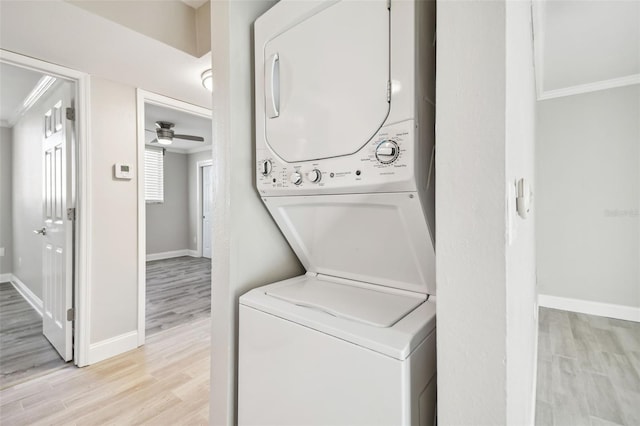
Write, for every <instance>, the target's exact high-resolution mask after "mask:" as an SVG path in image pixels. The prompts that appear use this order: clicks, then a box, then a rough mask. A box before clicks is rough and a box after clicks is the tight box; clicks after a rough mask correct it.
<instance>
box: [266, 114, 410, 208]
mask: <svg viewBox="0 0 640 426" xmlns="http://www.w3.org/2000/svg"><path fill="white" fill-rule="evenodd" d="M413 126H414V121H413V120H408V121H404V122H401V123H396V124H392V125H389V126H385V127H382V128H381V129H380V131H379V132H378V134H377V135H376V136H375V137H373V138H372V139H371V140H370V141H369V142H368V143H367V144H366V145H365V146H364V147H362V148H361V149H360V150H359V151H358V152H356V153H354V154H351V155H345V156H341V157H334V158H324V159H319V160H312V161H301V162H296V163H287V162H285V161H283V160H281V159H280V158H279V157H278V156H277V153H274V152H273V151H272V150H271V149H270V148H268V147H267V148H263V149H258V150H257V151H256V154H257V164H256V167H257V173H256V181H257V182H256V184H257V187H258V191H259V192H260V194H262V195H290V194H304V193H330V192H336V193H346V192H350V191H356V192H358V191H359V190H365V189H366V190H369V191H370V190H371V189H372V188H375V190H376V192H383V191H384V190H385V188H387V187H389V186H392V188H389V190H396V191H397V190H413V189H412V184H413V176H414V171H413V167H414V157H415V152H414V148H415V141H414V128H413ZM402 185H405V186H408V187H407V188H406V189H403V188H401V186H402ZM321 189H322V190H321Z"/></svg>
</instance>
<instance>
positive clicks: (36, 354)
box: [0, 282, 70, 389]
mask: <svg viewBox="0 0 640 426" xmlns="http://www.w3.org/2000/svg"><path fill="white" fill-rule="evenodd" d="M69 365H70V363H65V362H64V361H62V358H60V356H59V355H58V353H57V352H56V350H55V349H53V346H51V344H50V343H49V341H48V340H47V339H46V338H45V337H44V336H43V335H42V317H41V316H40V315H38V313H37V312H36V311H35V309H33V308H32V307H31V305H29V303H27V301H26V300H24V298H23V297H22V296H21V295H20V293H18V291H17V290H16V289H15V288H14V287H13V285H12V284H11V283H8V282H6V283H1V284H0V389H4V388H6V387H8V386H11V385H12V384H16V383H20V382H22V381H25V380H28V379H30V378H33V377H36V376H40V375H42V374H47V373H49V372H51V371H54V370H58V369H60V368H65V367H67V366H69Z"/></svg>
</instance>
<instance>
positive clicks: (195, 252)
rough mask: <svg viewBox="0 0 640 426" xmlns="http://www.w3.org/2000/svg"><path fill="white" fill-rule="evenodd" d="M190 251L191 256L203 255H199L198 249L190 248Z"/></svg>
mask: <svg viewBox="0 0 640 426" xmlns="http://www.w3.org/2000/svg"><path fill="white" fill-rule="evenodd" d="M188 251H189V254H188V256H191V257H202V256H198V250H188Z"/></svg>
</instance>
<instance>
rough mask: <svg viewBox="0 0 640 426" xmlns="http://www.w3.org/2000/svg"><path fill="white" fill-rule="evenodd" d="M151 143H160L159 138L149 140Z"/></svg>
mask: <svg viewBox="0 0 640 426" xmlns="http://www.w3.org/2000/svg"><path fill="white" fill-rule="evenodd" d="M149 143H158V138H155V139H154V140H151V141H149Z"/></svg>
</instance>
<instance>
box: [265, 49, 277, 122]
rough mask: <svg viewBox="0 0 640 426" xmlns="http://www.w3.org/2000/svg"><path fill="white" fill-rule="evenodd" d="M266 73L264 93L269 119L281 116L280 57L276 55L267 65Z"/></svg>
mask: <svg viewBox="0 0 640 426" xmlns="http://www.w3.org/2000/svg"><path fill="white" fill-rule="evenodd" d="M265 68H266V69H265V73H264V92H265V104H266V108H267V117H269V118H276V117H278V116H280V57H279V55H278V53H274V54H273V55H271V57H269V60H268V61H267V63H266V67H265Z"/></svg>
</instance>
